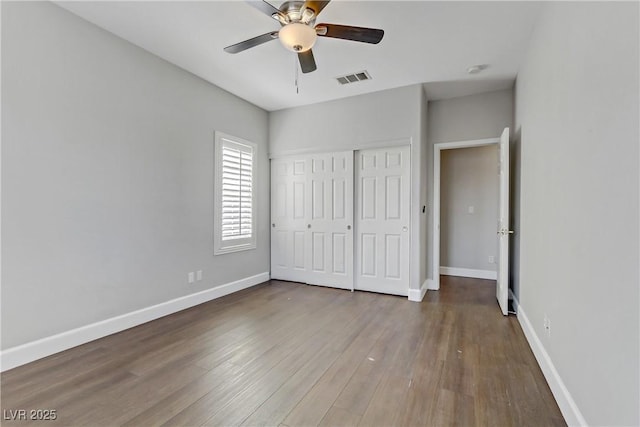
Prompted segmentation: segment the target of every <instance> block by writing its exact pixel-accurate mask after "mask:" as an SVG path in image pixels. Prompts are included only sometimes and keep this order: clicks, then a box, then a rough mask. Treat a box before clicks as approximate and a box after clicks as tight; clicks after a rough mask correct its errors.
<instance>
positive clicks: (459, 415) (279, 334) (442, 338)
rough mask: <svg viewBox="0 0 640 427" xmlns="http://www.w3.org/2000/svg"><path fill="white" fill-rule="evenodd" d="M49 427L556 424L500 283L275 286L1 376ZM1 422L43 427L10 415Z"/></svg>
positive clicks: (559, 421)
mask: <svg viewBox="0 0 640 427" xmlns="http://www.w3.org/2000/svg"><path fill="white" fill-rule="evenodd" d="M0 392H1V394H2V401H1V405H0V406H1V407H2V410H3V413H4V411H13V410H17V409H27V410H28V409H38V408H49V409H55V410H56V411H57V415H58V419H57V420H55V421H49V422H47V423H46V425H48V426H49V425H50V426H92V427H93V426H95V427H100V426H116V425H118V426H119V425H124V426H129V427H133V426H159V425H166V426H185V425H188V426H192V425H194V426H195V425H225V426H236V425H242V424H243V425H245V426H262V425H274V426H275V425H279V426H283V427H289V426H293V427H297V426H311V425H323V426H355V425H362V426H392V425H393V426H395V425H403V426H404V425H407V426H417V425H425V426H448V425H460V426H471V425H476V426H485V425H500V426H538V425H545V426H556V425H558V426H561V425H565V423H564V420H563V418H562V415H561V413H560V411H559V409H558V406H557V404H556V402H555V401H554V399H553V395H552V394H551V391H550V390H549V387H548V385H547V383H546V381H545V378H544V376H543V374H542V372H541V370H540V368H539V366H538V365H537V363H536V361H535V357H534V356H533V353H532V352H531V349H530V348H529V346H528V343H527V341H526V338H525V337H524V334H523V333H522V330H521V328H520V325H519V323H518V321H517V319H516V318H515V317H513V316H509V317H504V316H502V314H501V313H500V310H499V308H498V305H497V302H496V300H495V282H492V281H486V280H477V279H466V278H455V277H451V276H443V277H442V283H441V289H440V291H438V292H432V291H429V292H428V293H427V295H426V296H425V300H424V301H423V302H422V303H420V304H416V303H412V302H409V301H407V299H406V298H400V297H394V296H388V295H377V294H373V293H368V292H355V293H352V292H348V291H343V290H337V289H330V288H323V287H315V286H307V285H302V284H297V283H290V282H282V281H275V280H274V281H270V282H268V283H265V284H262V285H259V286H256V287H253V288H250V289H246V290H243V291H241V292H238V293H235V294H232V295H228V296H226V297H223V298H220V299H218V300H215V301H211V302H208V303H205V304H202V305H200V306H197V307H192V308H190V309H188V310H184V311H181V312H179V313H175V314H173V315H171V316H166V317H164V318H161V319H157V320H155V321H152V322H148V323H146V324H144V325H140V326H137V327H135V328H131V329H129V330H126V331H122V332H119V333H117V334H113V335H111V336H108V337H105V338H102V339H99V340H96V341H93V342H91V343H87V344H84V345H82V346H78V347H76V348H73V349H70V350H68V351H65V352H62V353H59V354H56V355H52V356H50V357H47V358H44V359H42V360H39V361H36V362H33V363H30V364H28V365H25V366H21V367H19V368H15V369H12V370H10V371H8V372H4V373H2V374H1V375H0ZM2 425H3V426H20V427H24V426H29V425H44V423H43V422H30V421H18V420H3V421H2Z"/></svg>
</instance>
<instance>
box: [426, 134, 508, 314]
mask: <svg viewBox="0 0 640 427" xmlns="http://www.w3.org/2000/svg"><path fill="white" fill-rule="evenodd" d="M485 146H496V147H498V153H499V155H498V159H499V161H498V171H497V172H498V183H499V184H498V210H497V216H496V218H495V223H496V224H497V227H496V232H497V234H496V235H497V254H496V255H497V256H496V258H495V260H494V261H495V262H496V263H497V268H496V279H497V280H496V298H497V300H498V304H499V305H500V309H501V311H502V313H503V314H504V315H507V314H508V311H509V309H508V288H509V286H508V274H509V235H510V233H512V232H511V231H510V230H509V128H505V130H504V131H503V133H502V135H501V136H500V137H499V138H488V139H478V140H469V141H457V142H446V143H439V144H435V145H434V153H433V154H434V156H433V164H434V187H433V251H432V261H433V263H432V265H433V289H436V290H437V289H440V274H441V273H440V266H441V253H440V240H441V236H440V233H441V213H442V212H441V207H442V206H441V194H442V188H441V180H442V179H441V178H442V177H441V174H442V153H443V151H444V150H454V149H460V148H477V147H485ZM469 210H471V211H474V207H473V206H472V205H471V206H467V212H469Z"/></svg>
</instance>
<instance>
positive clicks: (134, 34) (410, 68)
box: [58, 0, 541, 111]
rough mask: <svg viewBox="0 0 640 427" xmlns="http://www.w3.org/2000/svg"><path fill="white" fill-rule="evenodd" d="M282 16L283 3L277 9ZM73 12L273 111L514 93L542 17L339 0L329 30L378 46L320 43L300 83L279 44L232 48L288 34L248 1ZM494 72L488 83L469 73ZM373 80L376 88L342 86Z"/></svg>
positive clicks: (520, 8) (105, 6)
mask: <svg viewBox="0 0 640 427" xmlns="http://www.w3.org/2000/svg"><path fill="white" fill-rule="evenodd" d="M271 3H272V4H273V5H275V6H276V7H277V6H279V5H280V3H281V1H277V0H276V1H272V2H271ZM58 4H59V5H60V6H62V7H64V8H65V9H68V10H70V11H71V12H73V13H75V14H77V15H79V16H81V17H83V18H85V19H87V20H88V21H90V22H93V23H94V24H96V25H98V26H100V27H102V28H104V29H106V30H108V31H110V32H112V33H114V34H116V35H118V36H120V37H122V38H124V39H126V40H128V41H130V42H131V43H134V44H136V45H138V46H140V47H142V48H144V49H146V50H148V51H150V52H152V53H154V54H156V55H158V56H160V57H161V58H164V59H165V60H167V61H169V62H172V63H174V64H176V65H178V66H180V67H182V68H184V69H185V70H187V71H190V72H191V73H193V74H195V75H197V76H200V77H201V78H203V79H205V80H207V81H209V82H211V83H213V84H215V85H217V86H219V87H221V88H223V89H226V90H227V91H229V92H231V93H234V94H236V95H237V96H239V97H241V98H244V99H246V100H247V101H249V102H251V103H253V104H255V105H257V106H259V107H262V108H264V109H266V110H269V111H274V110H279V109H282V108H289V107H295V106H300V105H306V104H312V103H317V102H322V101H328V100H332V99H338V98H344V97H347V96H353V95H358V94H362V93H369V92H376V91H380V90H384V89H390V88H394V87H400V86H407V85H411V84H419V83H426V85H425V89H426V91H427V94H428V96H429V97H430V98H431V99H442V98H450V97H455V96H463V95H467V94H471V93H480V92H483V91H488V90H496V89H502V88H506V87H510V86H511V84H512V83H513V80H514V78H515V76H516V73H517V71H518V67H519V65H520V61H521V60H522V58H523V57H524V53H525V51H526V48H527V45H528V41H529V37H530V35H531V32H532V30H533V26H534V24H535V21H536V18H537V16H538V13H539V11H540V8H541V4H540V3H538V2H515V1H514V2H511V1H497V2H484V1H470V2H455V1H407V2H401V1H344V0H333V1H332V2H331V4H329V5H328V6H327V7H326V8H325V9H324V11H323V12H322V13H321V14H320V17H319V19H318V20H317V22H318V23H320V22H327V23H334V24H346V25H355V26H362V27H372V28H382V29H384V30H385V36H384V39H383V40H382V42H380V44H378V45H369V44H365V43H356V42H352V41H346V40H337V39H330V38H319V39H318V42H317V43H316V45H315V47H314V48H313V52H314V56H315V58H316V62H317V65H318V70H317V71H315V72H313V73H309V74H300V77H299V87H300V91H299V93H296V89H295V86H294V76H295V66H296V65H295V64H297V62H296V60H297V59H296V56H295V54H293V53H292V52H289V51H287V50H285V49H284V47H283V46H282V45H281V44H280V43H279V42H278V41H277V40H274V41H272V42H268V43H266V44H264V45H261V46H257V47H255V48H252V49H249V50H247V51H244V52H241V53H238V54H235V55H232V54H228V53H225V52H223V50H222V49H223V48H224V47H225V46H228V45H231V44H234V43H237V42H239V41H242V40H245V39H248V38H251V37H254V36H256V35H259V34H263V33H266V32H269V31H273V30H276V29H278V28H280V25H279V24H278V22H276V21H275V20H273V19H271V18H270V17H268V16H266V15H264V14H262V13H261V12H259V11H258V10H256V9H255V8H253V7H251V6H250V5H248V4H246V3H245V2H242V1H200V2H191V1H139V2H121V1H113V2H109V1H107V2H104V1H102V2H99V1H77V2H58ZM475 64H488V65H489V67H488V68H487V69H486V70H485V71H483V72H482V73H480V74H476V75H469V74H467V72H466V70H467V68H468V67H469V66H471V65H475ZM362 70H367V71H368V72H369V73H370V75H371V76H372V80H370V81H364V82H358V83H354V84H350V85H345V86H341V85H339V84H338V83H337V82H336V80H335V77H337V76H340V75H344V74H350V73H353V72H358V71H362Z"/></svg>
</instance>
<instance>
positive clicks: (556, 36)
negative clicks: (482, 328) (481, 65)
mask: <svg viewBox="0 0 640 427" xmlns="http://www.w3.org/2000/svg"><path fill="white" fill-rule="evenodd" d="M638 14H639V10H638V3H637V2H633V3H631V2H629V3H622V2H620V3H613V2H602V3H582V2H578V3H550V4H547V6H546V8H545V10H544V12H543V13H542V15H541V17H540V21H539V22H538V25H537V27H536V29H535V31H534V33H533V36H532V41H531V45H530V48H529V51H528V52H527V55H526V58H525V62H524V64H523V66H522V67H521V69H520V72H519V74H518V78H517V82H516V115H515V118H516V135H519V144H520V152H521V156H520V161H521V166H522V170H521V177H520V179H521V195H522V197H521V199H520V204H521V218H520V221H521V225H520V232H521V245H520V278H519V286H518V287H517V290H516V292H517V296H518V298H519V300H520V304H521V307H522V310H523V311H524V312H525V313H526V314H527V316H528V318H529V320H530V321H531V323H532V324H533V328H534V329H535V332H536V334H537V335H538V337H540V339H541V341H542V345H543V346H544V348H545V349H546V351H547V353H548V354H549V357H550V358H551V361H552V362H553V364H554V366H555V368H556V369H557V371H558V374H559V376H560V377H561V378H562V380H563V382H564V383H565V385H566V387H567V389H568V391H569V392H570V394H571V395H572V396H573V399H574V400H575V402H576V404H577V406H578V408H579V410H580V411H581V412H582V414H583V416H584V418H585V419H586V421H587V423H588V424H589V425H638V424H640V417H639V414H638V411H639V405H638V402H639V401H640V392H639V388H640V384H639V377H640V372H639V363H638V361H639V360H640V350H639V347H640V343H639V340H640V330H639V321H640V319H639V315H638V311H639V286H638V283H639V282H640V278H639V275H638V259H639V255H640V254H639V251H638V233H639V222H640V217H639V206H638V204H639V192H640V187H639V179H640V176H639V170H640V165H639V160H638V156H639V147H640V144H639V132H638V129H639V119H638V117H639V113H640V111H639V108H638V93H639V89H640V88H639V84H638V81H639V78H640V76H639V73H638V64H639V59H640V58H639V57H638V51H639V46H638V44H639V33H638V25H639V24H638ZM545 313H546V314H547V315H548V316H549V318H550V320H551V326H552V329H551V335H550V336H546V334H545V333H544V328H543V319H544V315H545Z"/></svg>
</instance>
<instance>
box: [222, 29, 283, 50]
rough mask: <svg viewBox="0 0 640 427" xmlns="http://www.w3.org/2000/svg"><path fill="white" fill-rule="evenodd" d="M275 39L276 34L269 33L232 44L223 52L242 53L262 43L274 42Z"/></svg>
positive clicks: (275, 32) (274, 32)
mask: <svg viewBox="0 0 640 427" xmlns="http://www.w3.org/2000/svg"><path fill="white" fill-rule="evenodd" d="M277 38H278V32H277V31H271V32H270V33H266V34H262V35H260V36H257V37H254V38H252V39H249V40H245V41H243V42H240V43H236V44H232V45H231V46H227V47H225V48H224V51H225V52H227V53H238V52H242V51H243V50H247V49H249V48H252V47H255V46H258V45H261V44H262V43H266V42H268V41H271V40H275V39H277Z"/></svg>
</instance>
